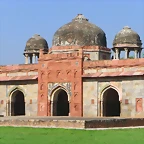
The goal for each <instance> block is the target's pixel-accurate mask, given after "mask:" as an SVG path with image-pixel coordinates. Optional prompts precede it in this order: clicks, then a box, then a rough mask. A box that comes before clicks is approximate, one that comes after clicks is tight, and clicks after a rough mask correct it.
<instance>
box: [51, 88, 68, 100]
mask: <svg viewBox="0 0 144 144" xmlns="http://www.w3.org/2000/svg"><path fill="white" fill-rule="evenodd" d="M60 90H64V91H65V92H66V93H67V96H68V101H70V95H69V94H68V91H67V90H66V88H64V87H62V86H57V87H56V88H55V89H53V90H52V92H51V95H50V99H51V101H54V98H55V94H56V93H58V92H59V91H60Z"/></svg>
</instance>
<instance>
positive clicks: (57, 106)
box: [52, 88, 69, 116]
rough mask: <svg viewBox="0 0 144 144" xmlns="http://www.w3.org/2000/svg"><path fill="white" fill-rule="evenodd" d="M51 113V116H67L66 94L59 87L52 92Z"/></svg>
mask: <svg viewBox="0 0 144 144" xmlns="http://www.w3.org/2000/svg"><path fill="white" fill-rule="evenodd" d="M52 115H53V116H69V99H68V94H67V92H66V91H65V90H64V89H62V88H59V89H58V90H56V92H54V94H53V99H52Z"/></svg>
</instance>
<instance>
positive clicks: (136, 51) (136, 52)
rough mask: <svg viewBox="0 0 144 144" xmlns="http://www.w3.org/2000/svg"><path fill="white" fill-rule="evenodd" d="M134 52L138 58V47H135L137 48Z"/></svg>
mask: <svg viewBox="0 0 144 144" xmlns="http://www.w3.org/2000/svg"><path fill="white" fill-rule="evenodd" d="M134 53H135V59H136V58H137V56H138V49H135V50H134Z"/></svg>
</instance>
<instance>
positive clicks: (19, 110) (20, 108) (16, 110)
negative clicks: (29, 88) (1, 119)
mask: <svg viewBox="0 0 144 144" xmlns="http://www.w3.org/2000/svg"><path fill="white" fill-rule="evenodd" d="M20 115H25V99H24V94H23V93H22V92H21V91H19V90H17V91H15V92H14V93H13V94H12V96H11V116H20Z"/></svg>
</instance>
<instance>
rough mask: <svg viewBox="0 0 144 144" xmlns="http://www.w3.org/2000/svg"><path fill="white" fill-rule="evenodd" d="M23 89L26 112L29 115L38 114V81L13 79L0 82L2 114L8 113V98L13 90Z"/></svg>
mask: <svg viewBox="0 0 144 144" xmlns="http://www.w3.org/2000/svg"><path fill="white" fill-rule="evenodd" d="M16 89H17V90H21V91H22V92H23V93H24V96H25V112H26V115H27V116H36V115H37V97H38V82H37V81H36V80H31V81H11V82H1V83H0V115H4V116H6V115H8V104H7V102H8V100H10V93H11V92H12V91H13V90H16Z"/></svg>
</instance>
